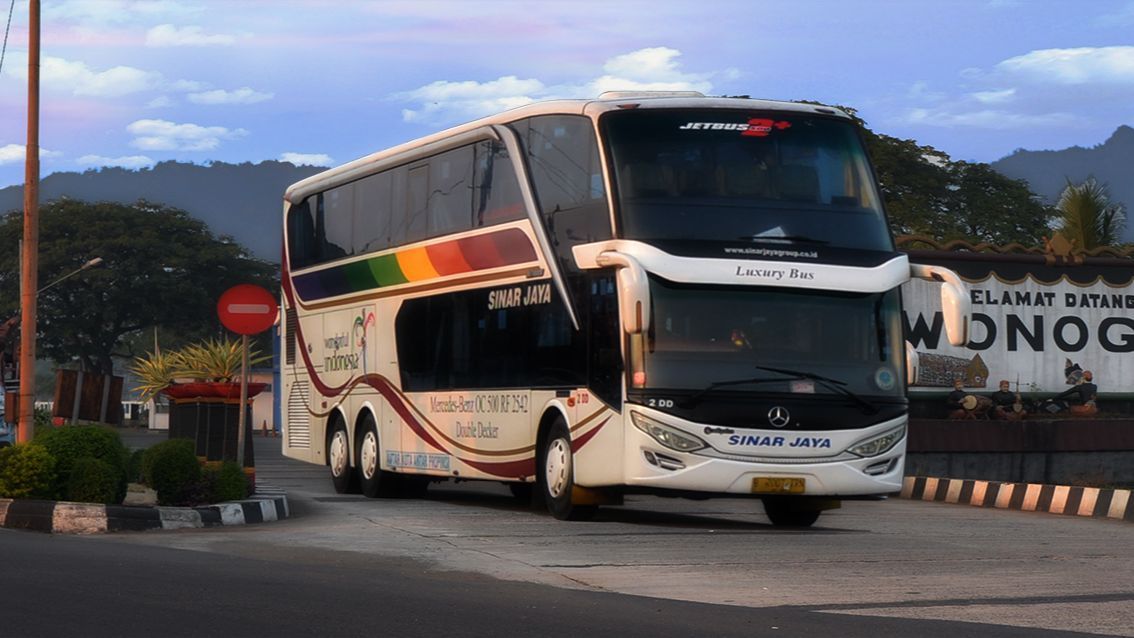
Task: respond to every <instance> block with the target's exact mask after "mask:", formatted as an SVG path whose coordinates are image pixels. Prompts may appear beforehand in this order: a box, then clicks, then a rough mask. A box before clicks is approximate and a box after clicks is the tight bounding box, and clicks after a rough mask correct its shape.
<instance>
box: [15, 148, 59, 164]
mask: <svg viewBox="0 0 1134 638" xmlns="http://www.w3.org/2000/svg"><path fill="white" fill-rule="evenodd" d="M26 148H27V147H25V146H24V145H23V144H5V145H4V146H0V164H16V163H20V162H24V161H25V160H27V151H26V150H25V149H26ZM62 154H63V153H61V152H59V151H49V150H47V149H45V148H43V147H42V146H41V147H40V148H39V158H40V159H44V158H48V157H59V156H60V155H62Z"/></svg>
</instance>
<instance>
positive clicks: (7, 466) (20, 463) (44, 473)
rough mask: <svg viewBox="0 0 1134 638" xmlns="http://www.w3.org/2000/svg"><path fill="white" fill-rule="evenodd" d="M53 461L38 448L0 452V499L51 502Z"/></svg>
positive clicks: (22, 445)
mask: <svg viewBox="0 0 1134 638" xmlns="http://www.w3.org/2000/svg"><path fill="white" fill-rule="evenodd" d="M54 495H55V459H54V458H53V457H52V456H51V453H50V452H48V451H47V449H46V448H44V447H43V446H42V445H39V444H37V443H20V444H17V445H14V446H11V447H6V448H4V449H2V450H0V497H4V498H42V499H51V498H54Z"/></svg>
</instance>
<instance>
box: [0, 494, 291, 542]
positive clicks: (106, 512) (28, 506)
mask: <svg viewBox="0 0 1134 638" xmlns="http://www.w3.org/2000/svg"><path fill="white" fill-rule="evenodd" d="M289 515H290V510H289V509H288V505H287V494H286V493H285V492H283V491H282V490H278V489H274V488H270V487H266V486H260V487H259V490H258V491H257V492H256V493H255V494H253V495H252V496H250V497H248V498H247V499H244V500H241V501H231V502H228V503H219V504H217V505H205V506H202V507H145V506H137V505H96V504H93V503H68V502H65V501H30V500H12V499H0V527H6V528H8V529H28V530H35V531H38V532H47V533H49V534H103V533H107V532H123V531H143V530H149V529H185V528H198V527H220V526H222V525H247V524H252V523H266V522H268V521H276V520H282V519H285V518H287V517H288V516H289Z"/></svg>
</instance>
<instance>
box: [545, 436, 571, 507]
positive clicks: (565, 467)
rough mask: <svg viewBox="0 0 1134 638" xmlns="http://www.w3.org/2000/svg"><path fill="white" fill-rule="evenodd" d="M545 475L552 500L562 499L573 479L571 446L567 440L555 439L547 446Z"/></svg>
mask: <svg viewBox="0 0 1134 638" xmlns="http://www.w3.org/2000/svg"><path fill="white" fill-rule="evenodd" d="M544 474H545V476H544V478H545V479H546V482H547V491H548V493H549V494H551V497H552V498H560V497H561V496H563V495H564V494H565V493H566V492H567V489H568V487H569V483H570V477H571V444H570V443H568V442H567V441H566V440H565V439H562V438H559V439H555V440H554V441H552V442H551V444H550V445H548V446H547V460H546V461H544Z"/></svg>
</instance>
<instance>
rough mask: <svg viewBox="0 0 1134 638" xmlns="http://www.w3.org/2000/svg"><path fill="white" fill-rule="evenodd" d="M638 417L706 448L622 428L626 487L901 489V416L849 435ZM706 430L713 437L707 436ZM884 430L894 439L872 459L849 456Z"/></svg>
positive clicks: (824, 492)
mask: <svg viewBox="0 0 1134 638" xmlns="http://www.w3.org/2000/svg"><path fill="white" fill-rule="evenodd" d="M631 409H632V410H636V409H639V408H638V406H635V407H634V408H631ZM640 415H645V416H647V417H649V418H650V419H657V420H658V421H661V422H663V423H664V424H665V425H666V426H669V427H670V428H674V429H676V430H678V431H679V432H682V433H685V434H688V435H693V436H694V437H695V438H697V439H700V440H701V441H703V442H705V443H706V447H705V448H703V449H699V450H694V451H691V452H682V451H679V450H676V449H674V448H673V447H670V446H666V445H662V444H661V443H660V442H659V441H658V440H657V439H656V438H655V437H654V436H651V435H649V434H647V433H646V432H644V431H643V430H642V429H640V428H639V427H635V426H634V425H633V424H627V425H628V427H626V455H627V458H626V459H625V461H626V462H625V464H624V467H625V468H626V476H625V484H626V486H627V487H630V488H634V487H638V488H647V489H650V490H672V491H675V492H705V493H714V494H736V495H740V494H746V495H754V496H768V495H773V494H794V495H804V496H841V497H851V496H868V495H878V494H889V493H893V492H899V491H901V489H902V476H903V472H904V470H905V451H906V437H905V425H906V420H907V418H906V417H905V416H902V417H899V418H897V419H891V420H889V421H885V422H882V423H878V424H876V425H873V426H871V427H868V428H863V429H856V430H835V431H823V432H797V431H792V432H785V431H782V430H736V431H731V430H728V429H726V428H714V427H712V426H706V425H705V424H697V423H692V422H688V421H683V420H681V419H676V418H674V417H672V416H671V415H664V414H661V413H657V412H655V411H652V410H650V411H646V410H642V411H641V412H640ZM706 431H710V432H713V434H711V435H706V434H705V432H706ZM891 433H895V434H896V435H897V436H898V438H897V440H896V441H895V442H893V443H891V444H890V445H889V447H887V448H886V449H885V450H884V451H882V452H880V453H878V454H875V455H872V456H861V455H857V454H854V453H851V452H850V451H849V450H850V449H854V448H856V447H857V446H859V445H861V444H862V443H863V442H869V441H873V440H876V439H877V438H878V437H886V436H887V435H889V434H891ZM745 444H748V446H747V448H746V447H745ZM800 479H802V480H800Z"/></svg>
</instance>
